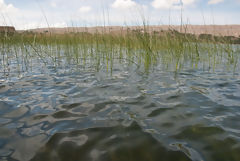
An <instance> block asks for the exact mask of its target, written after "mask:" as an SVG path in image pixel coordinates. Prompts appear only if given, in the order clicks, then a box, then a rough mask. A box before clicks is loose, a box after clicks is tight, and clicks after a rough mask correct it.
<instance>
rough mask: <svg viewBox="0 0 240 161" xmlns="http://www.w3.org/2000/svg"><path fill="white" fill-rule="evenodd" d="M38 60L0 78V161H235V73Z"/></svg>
mask: <svg viewBox="0 0 240 161" xmlns="http://www.w3.org/2000/svg"><path fill="white" fill-rule="evenodd" d="M36 63H37V64H40V65H35V66H34V68H32V70H31V71H27V72H25V73H24V72H23V73H22V74H21V76H19V74H18V73H17V72H15V73H14V72H12V73H11V74H10V75H11V77H7V78H6V77H5V76H3V75H1V76H0V149H1V150H0V160H21V161H25V160H26V161H28V160H33V161H35V160H36V161H37V160H39V161H42V160H46V161H47V160H49V161H50V160H56V161H57V160H67V161H69V160H74V161H75V160H116V161H117V160H119V161H122V160H133V161H135V160H136V161H138V160H148V161H149V160H153V161H155V160H164V161H167V160H169V161H172V160H174V161H175V160H176V161H177V160H179V161H185V160H193V161H202V160H213V161H219V160H221V161H228V160H231V161H238V160H240V155H239V151H240V128H239V127H240V126H239V122H240V106H239V105H240V100H239V99H238V98H240V92H239V91H240V81H239V79H240V75H239V73H231V72H229V71H225V70H224V69H222V68H220V69H219V70H217V69H216V71H215V72H209V71H207V72H206V71H204V70H203V69H201V68H197V69H191V70H189V68H186V70H183V71H179V72H178V73H176V72H175V71H171V70H162V68H161V67H160V66H155V67H154V69H153V70H152V71H151V72H149V73H143V72H142V71H144V70H143V69H142V68H141V67H140V68H138V67H136V65H134V64H129V63H128V62H122V63H121V64H119V62H115V65H114V66H113V67H112V72H107V70H106V68H104V67H102V68H100V69H99V70H98V71H96V70H95V69H93V67H92V66H91V65H87V64H86V67H85V68H80V67H79V65H75V66H74V64H72V65H71V66H70V65H68V66H58V67H53V66H52V65H50V66H44V65H42V64H41V63H39V62H36ZM69 66H70V67H69ZM223 152H224V153H223Z"/></svg>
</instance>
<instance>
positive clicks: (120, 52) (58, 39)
mask: <svg viewBox="0 0 240 161" xmlns="http://www.w3.org/2000/svg"><path fill="white" fill-rule="evenodd" d="M183 27H184V26H183ZM0 56H1V65H2V66H3V69H4V70H7V69H8V68H9V65H10V64H11V60H13V59H14V60H16V62H17V64H19V66H21V69H22V70H24V69H25V70H26V69H28V65H29V64H31V63H32V62H31V60H32V59H36V58H37V59H38V60H39V61H41V62H42V63H44V64H45V65H47V64H49V63H50V64H53V65H54V66H57V65H58V64H59V62H61V60H63V59H64V60H66V61H67V63H69V64H71V63H73V64H78V65H82V66H84V65H85V64H86V62H88V61H91V62H92V64H93V65H94V66H95V68H96V70H99V67H100V65H102V64H104V65H105V66H106V68H107V70H109V69H110V70H112V68H113V65H114V62H116V61H118V62H119V63H121V62H123V61H124V62H128V63H129V64H134V65H136V66H137V67H138V68H140V67H144V69H145V71H146V72H149V70H150V69H152V68H153V67H154V66H157V65H159V64H161V65H165V66H171V67H173V66H174V70H176V71H178V70H180V69H182V68H183V67H184V66H185V65H186V64H188V65H189V63H190V64H191V66H192V68H198V66H199V64H204V65H205V64H206V63H207V64H208V68H209V69H213V70H214V69H215V66H216V65H217V64H222V63H224V64H226V65H228V66H231V67H236V66H237V63H238V59H239V47H238V46H236V45H235V46H234V45H233V44H231V42H229V41H227V40H221V41H216V40H212V39H199V38H198V37H197V36H194V35H191V34H187V33H179V32H177V31H174V30H169V31H161V32H156V31H151V30H150V29H149V28H148V26H147V25H145V24H144V26H143V27H141V28H139V29H136V30H124V31H122V32H120V33H117V34H115V33H110V32H103V33H99V32H95V33H92V34H90V33H88V32H81V33H70V32H69V33H65V34H49V33H44V34H43V33H42V34H40V33H15V34H14V35H11V36H8V35H7V34H4V35H2V36H1V38H0ZM203 62H204V63H203ZM23 64H24V65H23ZM33 65H34V64H33ZM19 68H20V67H19Z"/></svg>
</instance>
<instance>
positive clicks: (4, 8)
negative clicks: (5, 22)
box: [0, 0, 18, 14]
mask: <svg viewBox="0 0 240 161" xmlns="http://www.w3.org/2000/svg"><path fill="white" fill-rule="evenodd" d="M17 11H18V9H17V8H15V7H14V6H13V5H12V4H6V3H5V2H4V0H0V12H1V13H2V14H5V13H6V14H12V13H16V12H17Z"/></svg>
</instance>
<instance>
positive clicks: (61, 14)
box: [0, 0, 240, 30]
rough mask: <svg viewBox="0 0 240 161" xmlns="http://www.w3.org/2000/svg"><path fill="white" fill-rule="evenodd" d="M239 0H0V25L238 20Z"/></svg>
mask: <svg viewBox="0 0 240 161" xmlns="http://www.w3.org/2000/svg"><path fill="white" fill-rule="evenodd" d="M239 17H240V0H0V26H1V25H4V26H6V25H8V26H15V28H16V29H19V30H20V29H21V30H22V29H31V28H43V27H78V26H83V27H90V26H104V25H105V26H118V25H121V26H131V25H142V24H143V22H146V24H149V25H169V24H170V25H180V24H181V23H183V24H199V25H206V24H219V25H222V24H240V18H239Z"/></svg>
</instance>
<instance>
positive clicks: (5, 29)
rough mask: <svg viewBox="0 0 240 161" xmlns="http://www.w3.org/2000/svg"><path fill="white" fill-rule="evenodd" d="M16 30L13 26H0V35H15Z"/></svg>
mask: <svg viewBox="0 0 240 161" xmlns="http://www.w3.org/2000/svg"><path fill="white" fill-rule="evenodd" d="M14 32H15V28H14V27H13V26H0V33H14Z"/></svg>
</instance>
